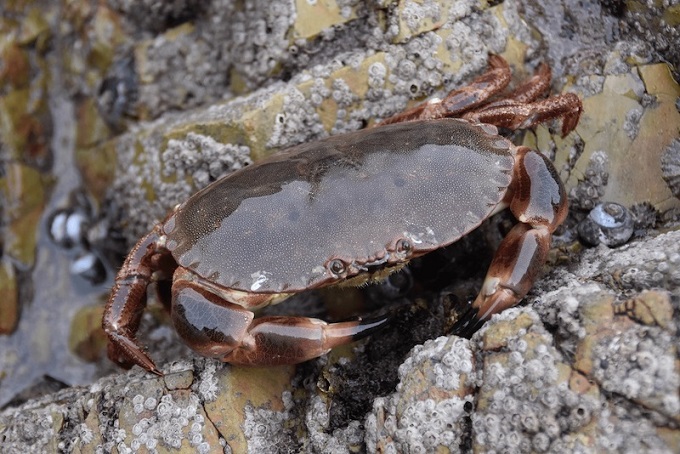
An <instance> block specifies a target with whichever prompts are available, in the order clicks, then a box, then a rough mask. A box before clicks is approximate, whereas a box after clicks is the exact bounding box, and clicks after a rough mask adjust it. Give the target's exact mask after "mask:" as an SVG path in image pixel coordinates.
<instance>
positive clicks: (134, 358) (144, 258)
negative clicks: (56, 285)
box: [102, 229, 163, 375]
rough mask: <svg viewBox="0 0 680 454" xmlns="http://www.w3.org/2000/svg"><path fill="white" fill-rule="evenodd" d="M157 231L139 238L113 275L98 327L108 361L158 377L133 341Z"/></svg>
mask: <svg viewBox="0 0 680 454" xmlns="http://www.w3.org/2000/svg"><path fill="white" fill-rule="evenodd" d="M159 238H160V235H159V233H158V232H157V229H154V230H152V231H151V232H150V233H149V234H148V235H146V236H145V237H143V238H142V239H141V240H139V242H138V243H137V244H136V245H135V247H134V248H133V249H132V251H131V252H130V254H129V255H128V256H127V258H126V259H125V262H124V263H123V266H122V267H121V269H120V271H119V272H118V274H117V276H116V284H115V285H114V287H113V290H112V291H111V296H110V297H109V300H108V302H107V303H106V308H105V309H104V317H103V318H102V327H103V328H104V331H105V332H106V335H107V336H108V337H109V344H108V356H109V358H110V359H111V361H113V362H115V363H117V364H119V365H120V366H122V367H125V368H129V367H130V366H132V365H133V364H138V365H139V366H141V367H143V368H144V369H146V370H148V371H150V372H153V373H155V374H157V375H162V374H161V372H160V371H159V370H158V369H157V368H156V365H155V364H154V362H153V361H152V360H151V358H149V356H148V355H147V354H146V353H145V352H144V350H143V348H142V346H141V345H140V344H139V342H138V341H137V339H136V338H135V333H136V332H137V329H138V328H139V323H140V321H141V319H142V314H143V313H144V308H145V307H146V288H147V286H148V285H149V283H150V282H151V280H152V274H153V271H152V270H154V269H158V262H159V260H160V257H161V256H162V255H163V251H160V250H159V249H158V242H159Z"/></svg>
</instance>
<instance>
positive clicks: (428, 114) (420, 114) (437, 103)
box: [380, 54, 512, 125]
mask: <svg viewBox="0 0 680 454" xmlns="http://www.w3.org/2000/svg"><path fill="white" fill-rule="evenodd" d="M511 78H512V72H511V71H510V66H508V62H506V61H505V59H504V58H503V57H500V56H498V55H493V54H492V55H489V69H488V70H487V71H486V72H485V73H484V74H482V75H480V76H478V77H477V78H476V79H475V80H473V81H472V83H470V84H469V85H466V86H465V87H462V88H460V89H458V90H454V91H452V92H451V93H449V94H448V95H447V96H446V97H445V98H444V99H441V100H440V99H436V100H432V101H428V102H424V103H422V104H418V105H417V106H415V107H412V108H411V109H408V110H405V111H404V112H401V113H398V114H396V115H393V116H391V117H389V118H387V119H385V120H383V121H382V122H380V125H387V124H391V123H401V122H404V121H411V120H431V119H435V118H443V117H456V116H459V115H460V114H461V113H463V112H467V111H469V110H471V109H474V108H476V107H479V106H481V105H483V104H484V103H486V102H487V100H488V99H489V98H490V97H492V96H493V95H495V94H496V93H499V92H500V91H502V90H503V89H504V88H505V87H507V86H508V84H509V83H510V79H511Z"/></svg>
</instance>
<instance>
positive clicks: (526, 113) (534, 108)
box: [463, 93, 583, 137]
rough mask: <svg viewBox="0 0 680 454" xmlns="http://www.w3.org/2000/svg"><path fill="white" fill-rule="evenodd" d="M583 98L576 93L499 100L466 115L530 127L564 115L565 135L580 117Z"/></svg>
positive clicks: (507, 125)
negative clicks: (533, 99) (523, 101)
mask: <svg viewBox="0 0 680 454" xmlns="http://www.w3.org/2000/svg"><path fill="white" fill-rule="evenodd" d="M582 110H583V107H582V105H581V100H580V99H579V98H578V96H576V95H575V94H573V93H565V94H562V95H557V96H552V97H550V98H547V99H542V100H540V101H536V102H530V103H521V102H516V103H499V104H498V105H494V104H491V105H489V106H484V107H483V108H481V109H479V110H474V111H471V112H468V113H466V114H465V115H463V118H464V119H466V120H469V121H476V122H480V123H489V124H492V125H495V126H498V127H503V128H508V129H512V130H517V129H524V128H530V127H532V126H535V125H537V124H539V123H544V122H546V121H548V120H552V119H553V118H559V117H561V118H562V136H563V137H564V136H566V135H567V134H569V132H571V131H572V130H573V129H574V128H575V127H576V125H577V124H578V120H579V118H580V117H581V111H582Z"/></svg>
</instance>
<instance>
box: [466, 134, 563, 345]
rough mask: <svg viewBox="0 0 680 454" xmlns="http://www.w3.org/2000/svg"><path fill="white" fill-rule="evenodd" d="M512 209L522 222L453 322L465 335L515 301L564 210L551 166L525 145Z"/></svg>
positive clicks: (539, 262) (528, 283) (530, 278)
mask: <svg viewBox="0 0 680 454" xmlns="http://www.w3.org/2000/svg"><path fill="white" fill-rule="evenodd" d="M508 201H509V203H510V210H511V211H512V213H513V214H514V215H515V217H516V218H517V219H518V220H519V221H520V223H519V224H517V225H516V226H515V227H513V229H512V230H511V231H510V233H508V235H507V236H506V237H505V238H504V239H503V241H502V242H501V244H500V246H499V247H498V250H497V251H496V255H495V256H494V258H493V260H492V262H491V266H490V267H489V271H488V272H487V275H486V278H485V280H484V284H483V285H482V289H481V291H480V292H479V295H478V296H477V298H476V299H475V301H474V302H473V303H472V305H471V307H470V308H469V309H468V310H467V312H466V313H464V314H463V316H462V317H461V319H460V320H458V321H457V322H456V324H455V325H454V327H453V332H454V333H456V334H459V335H461V336H466V337H469V336H470V335H472V333H474V332H475V331H476V330H477V329H478V328H479V327H480V326H481V325H482V324H483V323H484V321H485V320H487V319H489V318H490V317H491V315H493V314H496V313H498V312H501V311H503V310H505V309H507V308H509V307H512V306H514V305H515V304H517V303H518V302H519V301H520V300H521V299H522V298H524V296H525V295H526V294H527V292H528V291H529V289H530V288H531V286H532V285H533V283H534V281H535V280H536V277H537V275H538V273H539V271H540V270H541V267H542V266H543V264H544V263H545V261H546V258H547V255H548V250H549V249H550V240H551V238H552V233H553V232H554V231H555V229H556V228H557V226H558V225H560V224H561V223H562V222H563V221H564V218H565V217H566V215H567V197H566V193H565V191H564V187H563V186H562V183H561V182H560V180H559V177H558V176H557V173H556V171H555V168H554V167H553V165H552V164H551V163H550V161H548V159H547V158H545V157H544V156H543V155H542V154H540V153H538V152H536V151H534V150H531V149H529V148H526V147H520V148H519V149H518V150H517V160H516V164H515V170H514V178H513V184H512V186H511V187H510V190H509V191H508Z"/></svg>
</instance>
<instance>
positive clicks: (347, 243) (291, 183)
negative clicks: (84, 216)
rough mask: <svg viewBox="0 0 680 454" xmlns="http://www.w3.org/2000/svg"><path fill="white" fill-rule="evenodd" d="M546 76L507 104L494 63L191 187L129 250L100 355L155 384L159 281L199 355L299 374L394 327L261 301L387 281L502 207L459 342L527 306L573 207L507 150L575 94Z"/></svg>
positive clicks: (569, 105) (566, 126)
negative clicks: (154, 306)
mask: <svg viewBox="0 0 680 454" xmlns="http://www.w3.org/2000/svg"><path fill="white" fill-rule="evenodd" d="M550 78H551V74H550V68H549V66H548V65H546V64H541V65H540V66H539V67H538V69H537V71H536V73H535V74H534V75H533V76H532V77H531V78H529V80H527V81H526V82H525V83H523V84H522V85H520V86H519V87H518V88H516V89H515V90H514V91H512V92H511V93H509V94H507V95H506V96H503V97H502V98H500V99H499V96H497V95H498V94H499V93H501V92H502V91H503V90H504V89H505V87H506V86H507V85H508V84H509V82H510V79H511V71H510V67H509V65H508V64H507V62H506V61H505V60H504V59H503V58H501V57H500V56H496V55H491V56H490V57H489V69H488V70H487V71H486V72H485V73H483V74H481V75H480V76H478V77H477V78H476V79H475V80H473V82H472V83H471V84H470V85H468V86H466V87H464V88H461V89H458V90H455V91H452V92H451V93H449V94H448V95H447V96H446V97H444V98H443V99H435V100H431V101H429V102H425V103H423V104H420V105H417V106H416V107H414V108H412V109H410V110H407V111H405V112H402V113H399V114H397V115H395V116H393V117H390V118H388V119H387V120H385V121H383V122H382V123H380V124H378V125H377V126H375V127H372V128H368V129H365V130H360V131H356V132H350V133H347V134H343V135H337V136H332V137H329V138H327V139H325V140H321V141H318V142H315V143H307V144H301V145H297V146H294V147H292V148H290V149H288V150H286V151H284V152H281V153H279V154H276V155H274V156H272V157H270V158H268V159H265V160H263V161H261V162H259V163H257V164H254V165H252V166H248V167H245V168H243V169H241V170H239V171H236V172H234V173H232V174H230V175H228V176H226V177H224V178H222V179H219V180H217V181H215V182H213V183H212V184H210V185H208V186H207V187H205V188H204V189H202V190H200V191H199V192H197V193H196V194H194V195H193V196H192V197H190V198H189V199H188V200H186V201H185V202H184V203H182V204H180V205H179V206H177V207H176V208H175V209H174V210H173V211H172V212H171V213H170V214H169V215H168V216H167V217H166V218H165V220H163V221H162V222H160V223H158V224H157V225H155V226H154V227H153V229H152V230H151V231H150V232H149V233H148V234H147V235H146V236H144V237H143V238H141V239H140V240H139V242H138V243H137V244H136V245H135V246H134V247H133V249H132V251H131V252H130V254H129V255H128V256H127V258H126V260H125V262H124V264H123V266H122V268H121V269H120V271H119V273H118V274H117V277H116V280H115V284H114V287H113V290H112V292H111V295H110V298H109V300H108V303H107V305H106V308H105V312H104V316H103V322H102V323H103V327H104V330H105V332H106V334H107V335H108V338H109V341H110V342H109V349H108V353H109V357H110V358H111V359H112V360H113V361H114V362H116V363H118V364H119V365H121V366H124V367H130V366H132V365H135V364H137V365H139V366H141V367H143V368H144V369H146V370H147V371H150V372H153V373H155V374H158V375H161V372H160V370H159V369H158V368H157V367H156V365H155V363H154V362H153V360H152V359H151V358H150V357H149V356H148V354H147V353H146V352H145V349H144V348H143V347H142V345H141V344H140V342H139V341H138V340H137V339H136V331H137V329H138V327H139V324H140V320H141V317H142V314H143V311H144V308H145V306H146V292H147V286H148V285H149V284H150V283H152V282H156V283H158V284H159V285H160V286H161V287H162V288H166V289H170V288H171V291H167V290H166V291H164V292H159V295H160V296H162V299H163V300H164V301H163V302H164V303H165V304H166V305H167V306H168V307H169V308H170V314H171V318H172V322H173V324H174V326H175V329H176V331H177V333H178V334H179V336H180V337H181V338H182V339H183V340H184V341H185V342H186V343H187V344H188V345H189V346H190V347H191V348H193V349H194V350H195V351H196V352H198V353H199V354H201V355H204V356H207V357H212V358H218V359H220V360H222V361H225V362H229V363H233V364H240V365H279V364H295V363H299V362H303V361H306V360H309V359H312V358H315V357H318V356H321V355H323V354H325V353H327V352H328V351H329V350H330V349H331V348H333V347H335V346H338V345H341V344H345V343H348V342H352V341H354V340H357V339H359V338H362V337H364V336H367V335H368V334H370V333H373V332H375V331H376V330H377V329H380V328H381V327H382V326H383V325H385V323H387V321H388V320H389V317H388V316H381V317H375V318H368V319H366V318H363V319H357V320H352V321H346V322H339V323H326V322H324V321H322V320H319V319H314V318H307V317H296V316H288V317H284V316H262V317H257V318H256V317H255V314H254V312H253V311H256V310H258V309H260V308H262V307H264V306H266V305H269V304H274V303H278V302H281V301H283V300H284V299H286V298H287V297H289V296H290V295H293V294H296V293H299V292H302V291H304V290H308V289H315V288H320V287H325V286H329V285H333V284H340V283H343V284H347V285H361V284H363V283H366V282H368V281H375V280H380V279H384V278H385V277H386V276H387V275H389V274H390V273H392V272H394V271H397V270H399V269H401V268H402V267H403V266H404V265H405V264H406V263H407V262H408V261H409V260H411V259H413V258H415V257H419V256H422V255H423V254H426V253H428V252H430V251H433V250H435V249H437V248H441V247H443V246H447V245H449V244H451V243H453V242H455V241H456V240H458V239H460V238H461V237H463V236H464V235H466V234H467V233H468V232H470V231H472V230H473V229H475V228H476V227H478V226H479V225H480V223H481V222H482V221H484V220H485V219H486V218H488V217H489V216H491V215H493V214H494V213H497V212H499V211H500V210H502V209H505V208H506V207H510V210H511V211H512V213H513V215H514V216H515V217H516V218H517V220H518V221H519V223H518V224H517V225H515V226H514V227H513V228H512V230H511V231H510V232H509V233H508V235H507V236H506V237H505V238H504V239H503V241H502V242H501V244H500V246H499V248H498V250H497V252H496V254H495V256H494V258H493V260H492V262H491V265H490V268H489V270H488V273H487V276H486V278H485V280H484V283H483V285H482V288H481V290H480V292H479V295H478V296H477V298H476V299H475V300H474V302H472V304H471V305H470V306H469V309H468V310H467V312H465V313H464V315H463V316H462V317H461V318H460V320H458V321H457V322H456V325H455V327H454V331H455V332H456V333H458V334H461V335H470V334H471V333H473V332H474V331H475V330H476V329H477V328H478V327H479V326H481V324H482V323H483V322H484V321H485V320H487V319H489V318H490V317H491V315H492V314H495V313H498V312H500V311H502V310H504V309H506V308H509V307H511V306H514V305H515V304H517V303H518V302H519V301H520V300H522V298H523V297H524V296H525V295H526V294H527V292H528V291H529V289H530V288H531V286H532V285H533V282H534V280H535V279H536V277H537V274H538V272H539V270H540V269H541V267H542V265H543V264H544V263H545V261H546V256H547V252H548V250H549V248H550V242H551V237H552V233H553V232H554V231H555V229H556V228H557V227H558V226H559V225H560V224H561V223H562V222H563V221H564V219H565V217H566V213H567V201H566V200H567V199H566V195H565V190H564V187H563V185H562V183H561V181H560V179H559V177H558V175H557V172H556V170H555V168H554V167H553V165H552V163H551V162H550V161H549V160H548V159H547V158H546V157H544V156H543V155H542V154H541V153H539V152H537V151H534V150H532V149H530V148H527V147H524V146H515V145H514V144H513V143H512V142H510V141H509V140H508V139H506V138H504V137H502V136H500V135H498V128H499V127H502V128H506V129H510V130H515V129H519V128H526V127H530V126H532V125H535V124H537V123H540V122H544V121H547V120H551V119H558V118H561V120H562V135H566V134H568V133H569V132H570V131H571V130H573V129H574V128H575V126H576V124H577V122H578V119H579V116H580V114H581V110H582V105H581V101H580V100H579V98H578V97H577V96H576V95H574V94H569V93H567V94H562V95H557V96H553V97H549V98H545V99H540V98H541V96H542V95H543V94H544V93H545V92H546V91H547V90H548V88H549V86H550Z"/></svg>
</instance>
